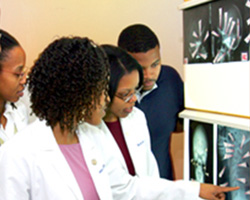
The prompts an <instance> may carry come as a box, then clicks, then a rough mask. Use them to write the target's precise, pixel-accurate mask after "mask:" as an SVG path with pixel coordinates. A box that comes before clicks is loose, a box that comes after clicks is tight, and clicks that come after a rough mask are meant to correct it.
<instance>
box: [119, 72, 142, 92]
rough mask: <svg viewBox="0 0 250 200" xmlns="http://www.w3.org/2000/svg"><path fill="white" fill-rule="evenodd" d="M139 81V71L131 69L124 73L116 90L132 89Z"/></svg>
mask: <svg viewBox="0 0 250 200" xmlns="http://www.w3.org/2000/svg"><path fill="white" fill-rule="evenodd" d="M138 83H139V72H138V71H137V70H133V71H132V72H131V73H129V74H125V75H124V76H123V77H122V78H121V79H120V81H119V84H118V87H117V90H126V89H134V88H135V87H137V85H138Z"/></svg>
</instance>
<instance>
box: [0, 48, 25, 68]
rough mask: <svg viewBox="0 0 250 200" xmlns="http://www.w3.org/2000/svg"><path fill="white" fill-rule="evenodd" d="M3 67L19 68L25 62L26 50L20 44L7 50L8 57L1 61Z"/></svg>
mask: <svg viewBox="0 0 250 200" xmlns="http://www.w3.org/2000/svg"><path fill="white" fill-rule="evenodd" d="M1 64H2V67H3V68H17V67H20V66H23V65H24V64H25V52H24V50H23V49H22V47H20V46H15V47H13V48H12V49H10V50H8V51H7V52H6V57H5V58H4V59H3V60H2V61H1Z"/></svg>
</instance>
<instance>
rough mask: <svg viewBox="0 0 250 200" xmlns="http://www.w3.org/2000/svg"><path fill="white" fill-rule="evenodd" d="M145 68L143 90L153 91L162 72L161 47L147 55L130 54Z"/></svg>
mask: <svg viewBox="0 0 250 200" xmlns="http://www.w3.org/2000/svg"><path fill="white" fill-rule="evenodd" d="M130 55H132V56H133V57H134V58H135V59H136V60H137V62H138V63H139V64H140V65H141V66H142V68H143V75H144V82H143V90H144V91H146V90H151V89H152V88H153V86H154V84H155V82H156V80H157V79H158V77H159V74H160V71H161V56H160V50H159V46H156V47H155V48H153V49H150V50H148V51H147V52H146V53H143V52H140V53H130Z"/></svg>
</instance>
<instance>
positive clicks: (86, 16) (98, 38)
mask: <svg viewBox="0 0 250 200" xmlns="http://www.w3.org/2000/svg"><path fill="white" fill-rule="evenodd" d="M182 2H183V1H182V0H175V1H169V0H157V1H153V0H89V1H87V0H0V9H1V19H0V27H1V28H3V29H5V30H7V31H9V32H10V33H11V34H13V35H14V36H15V37H16V38H17V39H18V40H19V41H20V43H21V44H22V46H23V47H24V49H25V51H26V53H27V66H29V67H30V66H32V64H33V62H34V60H35V59H36V58H37V56H38V54H39V53H40V52H41V51H42V50H43V49H44V48H45V47H46V46H47V45H48V44H49V43H50V42H52V41H53V40H54V39H55V38H57V37H60V36H68V35H79V36H88V37H89V38H91V39H93V40H94V41H95V42H97V43H99V44H104V43H106V44H108V43H109V44H116V41H117V38H118V35H119V33H120V31H121V30H122V29H123V28H125V27H126V26H128V25H130V24H134V23H145V24H147V25H148V26H149V27H151V28H152V29H153V30H154V31H155V33H156V34H157V35H158V37H159V40H160V43H161V55H162V62H163V63H164V64H169V65H171V66H173V67H174V68H175V69H176V70H177V71H178V72H179V73H180V75H181V76H182V77H183V65H182V60H183V59H182V58H183V50H182V49H183V47H182V46H183V43H182V40H183V39H182V11H180V10H178V8H177V7H178V5H179V4H181V3H182ZM23 101H24V102H26V101H27V96H25V97H24V98H23ZM32 120H34V119H33V118H31V121H32ZM173 142H174V144H173V145H172V146H173V147H177V145H175V144H176V141H173ZM178 147H179V146H178ZM180 149H182V148H181V147H180V148H178V152H180V151H181V150H180ZM174 160H175V161H176V162H177V163H180V162H181V163H182V157H181V156H180V157H177V156H176V155H175V156H174ZM175 173H176V177H178V178H181V177H182V166H180V165H177V169H175Z"/></svg>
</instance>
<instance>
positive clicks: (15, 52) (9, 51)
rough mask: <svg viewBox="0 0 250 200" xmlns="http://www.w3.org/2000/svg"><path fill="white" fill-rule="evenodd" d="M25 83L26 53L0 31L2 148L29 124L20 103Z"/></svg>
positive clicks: (0, 125) (0, 129) (0, 131)
mask: <svg viewBox="0 0 250 200" xmlns="http://www.w3.org/2000/svg"><path fill="white" fill-rule="evenodd" d="M25 83H26V72H25V52H24V50H23V48H22V47H21V46H20V44H19V43H18V41H17V40H16V39H15V38H14V37H13V36H12V35H10V34H9V33H8V32H6V31H4V30H2V29H0V146H1V145H2V144H3V143H4V142H5V141H7V140H9V139H10V138H12V137H13V136H14V135H15V133H16V132H17V131H20V130H21V129H23V128H24V127H25V126H26V125H27V124H28V112H27V109H26V107H25V105H24V104H22V103H21V102H19V101H18V100H19V98H20V97H22V96H23V90H24V86H25ZM14 103H15V104H14Z"/></svg>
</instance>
